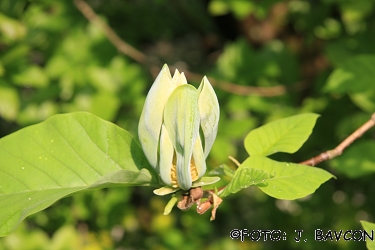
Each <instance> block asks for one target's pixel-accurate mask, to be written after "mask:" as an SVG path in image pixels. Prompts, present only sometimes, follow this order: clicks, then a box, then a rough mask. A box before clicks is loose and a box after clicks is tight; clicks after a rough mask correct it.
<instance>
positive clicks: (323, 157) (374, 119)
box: [300, 113, 375, 166]
mask: <svg viewBox="0 0 375 250" xmlns="http://www.w3.org/2000/svg"><path fill="white" fill-rule="evenodd" d="M374 125H375V113H373V114H372V116H371V119H370V120H368V121H367V122H366V123H365V124H363V125H362V126H361V127H359V128H358V129H357V130H356V131H354V132H353V133H352V134H351V135H350V136H348V137H347V138H346V139H345V140H344V141H343V142H341V143H340V144H339V145H338V146H337V147H336V148H334V149H331V150H328V151H326V152H323V153H321V154H319V155H317V156H315V157H313V158H311V159H309V160H306V161H303V162H300V164H304V165H309V166H315V165H316V164H318V163H321V162H323V161H327V160H330V159H332V158H334V157H336V156H339V155H341V154H342V152H343V151H344V150H345V149H346V148H347V147H348V146H349V145H350V144H352V143H353V142H354V141H355V140H357V139H358V138H359V137H361V136H362V135H363V134H364V133H365V132H366V131H367V130H369V129H370V128H371V127H373V126H374Z"/></svg>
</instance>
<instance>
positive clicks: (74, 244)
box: [0, 0, 375, 249]
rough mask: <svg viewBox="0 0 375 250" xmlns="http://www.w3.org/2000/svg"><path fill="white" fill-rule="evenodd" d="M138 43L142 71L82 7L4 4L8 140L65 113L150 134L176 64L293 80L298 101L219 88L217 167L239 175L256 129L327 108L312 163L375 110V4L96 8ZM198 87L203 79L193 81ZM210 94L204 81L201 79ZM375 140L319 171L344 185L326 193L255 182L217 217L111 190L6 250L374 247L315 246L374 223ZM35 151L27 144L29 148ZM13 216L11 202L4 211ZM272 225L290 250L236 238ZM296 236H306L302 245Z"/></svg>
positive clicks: (71, 205) (290, 85)
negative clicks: (298, 193) (273, 193)
mask: <svg viewBox="0 0 375 250" xmlns="http://www.w3.org/2000/svg"><path fill="white" fill-rule="evenodd" d="M88 3H89V4H90V6H92V8H93V9H94V11H95V12H96V13H98V14H99V15H100V17H101V18H102V19H103V20H105V22H106V23H107V24H108V25H109V26H110V27H112V28H113V29H114V30H115V32H116V33H117V34H118V35H119V36H120V37H121V38H122V39H123V40H124V41H126V42H128V43H130V44H131V45H132V46H134V47H135V48H137V49H139V50H141V51H142V52H143V53H145V54H146V55H147V56H148V57H149V60H148V62H147V64H146V65H142V64H139V63H137V62H136V61H134V60H133V59H131V58H129V57H127V56H125V55H123V54H121V53H119V52H118V51H117V49H116V48H115V47H114V46H113V45H112V44H111V43H110V42H109V41H108V40H107V38H106V36H105V35H104V33H103V32H102V30H101V29H100V27H99V26H98V25H96V24H94V23H90V22H88V21H87V20H86V19H85V18H84V16H83V15H82V13H81V12H79V10H78V9H77V8H76V6H75V5H74V3H73V1H52V0H35V1H24V0H3V1H1V2H0V136H1V137H2V136H5V135H7V134H10V133H11V132H14V131H16V130H18V129H20V128H23V127H25V126H27V125H31V124H35V123H38V122H40V121H43V120H45V119H46V118H48V117H50V116H51V115H53V114H57V113H65V112H72V111H89V112H91V113H93V114H95V115H97V116H99V117H101V118H103V119H106V120H109V121H112V122H114V123H116V124H118V125H119V126H121V127H122V128H124V129H126V130H128V131H129V132H131V134H133V135H136V134H137V131H136V129H137V124H138V119H139V116H140V113H141V110H142V107H143V103H144V99H145V96H146V94H147V91H148V89H149V88H150V86H151V84H152V82H153V76H152V75H151V74H150V71H149V69H150V67H149V66H150V65H152V66H154V67H157V70H159V69H160V68H161V65H162V64H163V63H167V64H169V65H170V66H176V67H178V68H179V70H180V71H184V69H188V70H189V71H191V72H195V73H200V74H205V75H208V76H209V77H213V78H215V79H219V80H223V81H228V82H233V83H236V84H238V85H243V86H257V87H271V86H278V85H283V86H285V87H286V89H287V93H286V94H282V95H277V96H272V97H264V96H256V95H237V94H233V93H229V92H227V91H224V90H222V89H220V88H219V87H218V86H214V88H215V91H216V93H217V95H218V99H219V103H220V106H221V119H220V124H219V132H218V136H217V140H216V141H215V144H214V147H213V149H212V151H211V153H210V156H209V158H208V166H209V167H211V168H214V167H216V166H218V165H220V164H223V163H225V164H227V165H229V166H230V167H233V168H234V167H235V166H234V164H233V163H232V162H231V161H230V160H229V159H228V156H229V155H230V156H233V157H235V158H236V159H238V160H239V161H240V162H242V161H244V160H245V159H246V157H247V154H246V152H245V148H244V138H245V136H246V135H247V134H248V133H249V132H250V131H251V130H252V129H254V128H256V127H258V126H260V125H262V124H264V123H266V122H269V121H273V120H275V119H279V118H283V117H287V116H290V115H294V114H297V113H304V112H314V113H319V114H321V117H320V118H319V119H318V122H317V125H316V127H315V128H314V131H313V134H312V136H311V138H310V139H309V140H308V141H307V143H306V144H305V145H304V146H303V147H302V148H301V150H299V151H298V152H297V153H295V154H293V155H289V154H288V155H287V154H281V153H279V154H276V155H274V156H272V157H271V158H273V159H276V160H283V161H289V162H296V163H298V162H300V161H303V160H306V159H308V158H310V157H312V156H315V155H317V154H318V153H320V152H322V151H325V150H328V149H331V148H333V147H335V146H336V145H337V144H338V143H339V142H340V141H342V140H343V139H344V138H345V137H347V136H348V135H349V134H350V133H351V132H352V131H354V130H355V129H356V128H358V127H359V126H360V125H361V124H362V123H364V122H365V121H366V120H368V119H369V118H370V115H371V113H373V112H374V111H375V83H374V82H373V79H375V63H374V62H375V47H374V46H373V44H375V35H374V34H375V15H374V2H373V1H372V0H361V1H341V0H321V1H303V0H293V1H275V0H266V1H236V0H234V1H225V0H211V1H198V0H191V1H186V0H180V1H168V0H150V1H146V0H127V1H114V0H113V1H102V0H98V1H88ZM188 80H189V82H191V80H190V79H189V77H188ZM192 83H193V84H194V85H195V86H197V85H198V84H199V83H198V82H192ZM373 139H374V132H373V131H370V132H368V133H366V134H365V136H364V138H361V139H360V140H359V141H356V142H355V143H354V144H353V145H352V146H351V147H350V148H349V149H348V151H346V152H344V154H343V155H342V156H340V157H338V158H336V159H334V160H332V161H330V162H324V163H321V164H319V166H318V167H319V168H323V169H326V170H328V171H330V172H331V173H333V174H334V175H336V177H337V180H333V179H332V180H330V181H328V182H327V183H325V184H323V185H322V186H321V187H320V188H319V189H318V190H317V191H316V192H315V193H314V194H313V195H311V196H308V197H305V198H302V199H299V200H296V201H285V200H276V199H274V198H271V197H269V196H267V195H266V194H264V193H263V192H261V191H260V190H258V189H257V188H255V187H250V188H248V189H245V190H242V191H241V192H239V193H237V194H235V195H230V196H228V197H227V198H225V199H224V202H223V203H222V204H221V205H220V207H219V209H218V211H217V216H216V220H215V221H213V222H209V217H210V214H209V213H207V214H204V215H198V214H197V213H196V212H195V211H194V209H191V211H188V212H182V211H179V210H177V209H174V210H173V211H172V213H171V214H170V215H168V216H164V215H163V209H164V206H165V204H166V203H167V201H168V197H157V196H155V195H153V193H152V189H151V188H147V187H137V188H111V189H107V190H96V191H90V192H87V193H83V194H78V195H75V196H72V197H67V198H65V199H63V200H61V201H58V202H57V203H56V204H54V205H53V206H52V207H50V208H48V209H46V210H44V211H42V212H39V213H37V214H35V215H32V216H30V217H28V218H27V220H26V221H25V222H23V223H22V224H21V226H20V227H19V229H17V231H15V232H14V233H12V234H11V235H9V236H7V237H4V238H2V239H0V249H174V248H177V247H178V248H181V249H275V248H278V249H302V248H303V249H316V248H318V247H324V248H325V249H353V248H361V249H362V248H364V247H365V243H364V242H354V241H349V242H346V241H343V240H341V241H339V242H335V241H332V242H331V241H327V242H316V241H314V240H313V239H314V230H315V229H322V230H329V229H330V230H340V229H342V230H349V229H352V230H354V229H361V225H360V223H359V221H360V220H367V221H372V222H373V221H374V216H375V213H374V209H373V208H374V207H375V201H374V199H372V197H374V195H375V194H374V193H375V191H374V190H375V182H374V181H373V177H374V175H373V174H372V173H373V172H374V171H375V160H374V156H373V153H372V152H373V150H374V148H375V146H374V141H373ZM20 143H22V142H20ZM0 209H1V206H0ZM234 228H237V229H249V230H255V229H273V230H277V229H278V230H281V231H283V232H285V233H286V235H287V237H286V240H285V241H284V240H282V241H279V242H272V241H269V240H268V241H265V242H264V241H257V242H252V241H250V240H249V239H245V241H244V242H241V241H240V240H231V239H230V237H229V232H230V231H231V230H232V229H234ZM294 230H304V234H303V236H305V237H306V238H307V242H300V243H296V242H295V241H294V240H293V237H295V236H296V233H295V232H294Z"/></svg>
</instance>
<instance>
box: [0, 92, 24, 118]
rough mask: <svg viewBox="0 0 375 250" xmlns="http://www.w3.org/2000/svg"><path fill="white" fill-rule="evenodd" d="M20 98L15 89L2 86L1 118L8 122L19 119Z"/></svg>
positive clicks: (0, 94)
mask: <svg viewBox="0 0 375 250" xmlns="http://www.w3.org/2000/svg"><path fill="white" fill-rule="evenodd" d="M19 106H20V98H19V96H18V93H17V90H16V89H15V88H11V87H6V86H1V85H0V117H2V118H3V119H4V120H6V121H14V120H15V119H16V118H17V115H18V110H19Z"/></svg>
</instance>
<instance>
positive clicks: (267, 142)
mask: <svg viewBox="0 0 375 250" xmlns="http://www.w3.org/2000/svg"><path fill="white" fill-rule="evenodd" d="M318 116H319V115H317V114H300V115H295V116H291V117H288V118H284V119H280V120H277V121H274V122H270V123H268V124H266V125H263V126H262V127H259V128H257V129H254V130H252V131H251V132H250V133H249V134H248V135H247V136H246V138H245V148H246V151H247V152H248V153H249V154H250V155H251V156H254V155H260V156H267V155H271V154H274V153H277V152H286V153H294V152H296V151H297V150H298V149H299V148H300V147H301V146H302V145H303V143H304V142H305V141H306V140H307V138H308V137H309V135H310V134H311V132H312V129H313V127H314V125H315V122H316V119H317V118H318Z"/></svg>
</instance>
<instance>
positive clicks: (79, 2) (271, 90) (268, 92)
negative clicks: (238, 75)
mask: <svg viewBox="0 0 375 250" xmlns="http://www.w3.org/2000/svg"><path fill="white" fill-rule="evenodd" d="M74 4H75V5H76V7H77V9H78V10H79V11H80V12H81V13H82V14H83V15H84V16H85V17H86V19H87V20H88V21H89V22H91V23H94V24H95V25H97V26H99V27H100V28H101V29H102V30H103V32H104V34H105V36H106V37H107V38H108V40H109V41H110V42H111V43H112V44H113V46H115V47H116V48H117V50H118V51H119V52H121V53H123V54H124V55H127V56H129V57H130V58H132V59H133V60H135V61H137V62H139V63H141V64H144V65H146V64H147V63H149V62H151V61H152V60H151V58H149V57H148V56H147V55H145V54H144V53H142V52H141V51H139V50H137V49H135V48H134V47H132V46H131V45H130V44H128V43H126V42H124V41H123V40H122V39H121V38H120V37H119V36H118V35H117V34H116V32H114V30H113V29H112V28H111V27H110V26H108V25H107V24H106V23H105V22H103V21H102V20H101V19H100V18H99V17H98V15H97V14H96V13H95V12H94V11H93V9H92V8H91V7H90V5H88V4H87V3H86V2H85V1H83V0H74ZM147 66H149V67H150V71H151V72H153V71H154V70H153V69H154V66H153V65H147ZM157 72H159V71H157ZM184 73H185V75H186V77H187V78H189V79H191V80H193V81H200V80H201V79H202V78H203V75H200V74H196V73H193V72H190V71H188V70H184ZM209 81H210V83H211V84H212V85H213V86H216V87H217V88H220V89H222V90H224V91H226V92H229V93H233V94H237V95H243V96H249V95H254V96H265V97H271V96H280V95H284V94H285V93H286V87H285V86H282V85H278V86H273V87H252V86H243V85H237V84H234V83H231V82H226V81H219V80H216V79H213V78H209Z"/></svg>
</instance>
